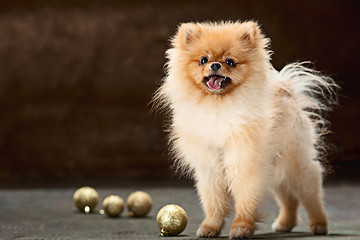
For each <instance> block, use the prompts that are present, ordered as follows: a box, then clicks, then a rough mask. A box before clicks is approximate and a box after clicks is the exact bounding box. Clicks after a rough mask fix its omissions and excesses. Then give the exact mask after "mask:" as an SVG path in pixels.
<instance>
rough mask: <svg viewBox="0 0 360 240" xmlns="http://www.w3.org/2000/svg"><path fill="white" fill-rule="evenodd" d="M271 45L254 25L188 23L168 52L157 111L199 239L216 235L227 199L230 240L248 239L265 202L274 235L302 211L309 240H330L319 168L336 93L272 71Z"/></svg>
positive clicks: (311, 76)
mask: <svg viewBox="0 0 360 240" xmlns="http://www.w3.org/2000/svg"><path fill="white" fill-rule="evenodd" d="M268 45H269V40H268V39H267V38H266V37H265V36H264V35H263V34H262V33H261V30H260V29H259V26H258V25H257V24H256V23H254V22H244V23H240V22H220V23H185V24H182V25H181V26H180V27H179V29H178V31H177V33H176V35H175V36H174V37H173V38H172V47H171V48H170V49H169V50H168V51H167V58H168V62H167V76H166V78H164V80H163V83H162V85H161V86H160V88H159V89H158V91H157V92H156V94H155V97H154V101H155V104H156V105H157V106H160V107H163V108H165V109H169V110H170V111H169V114H170V118H171V124H170V126H169V130H170V143H171V149H172V152H173V153H174V154H175V157H176V159H177V160H178V161H176V162H177V163H178V166H180V167H181V169H183V170H184V171H188V172H190V173H191V174H192V175H193V177H194V179H195V182H196V187H197V190H198V193H199V195H200V198H201V203H202V205H203V210H204V212H205V215H206V218H205V220H204V221H203V222H202V224H201V226H200V227H199V229H198V231H197V235H198V236H200V237H216V236H219V235H220V232H221V229H222V227H223V226H224V222H225V220H224V219H225V217H226V216H227V215H228V214H229V213H230V211H231V210H232V204H231V203H232V201H231V199H232V198H233V199H234V202H235V219H234V221H233V223H232V226H231V230H230V233H229V237H230V238H246V237H250V236H252V235H253V234H254V231H255V229H256V222H257V221H259V215H258V212H257V209H258V207H259V204H260V201H261V199H262V198H263V197H264V196H265V195H266V194H267V193H273V194H274V196H275V197H276V200H277V202H278V204H279V206H280V213H279V216H278V218H277V219H276V220H275V222H274V223H273V229H274V230H275V231H281V232H287V231H291V230H292V228H293V227H294V226H296V224H297V218H298V216H297V215H298V208H299V204H300V203H301V204H303V205H304V206H305V208H306V210H307V212H308V215H309V222H310V229H311V232H312V233H313V234H327V233H328V220H327V214H326V211H325V207H324V203H323V200H322V195H323V191H322V174H323V171H324V170H323V167H322V166H321V164H320V162H319V161H318V160H317V159H318V157H319V155H320V152H319V149H320V148H322V146H323V145H322V142H321V135H322V133H324V131H326V129H325V127H324V126H325V124H324V123H325V120H324V119H323V118H322V117H321V113H322V112H323V111H328V110H330V107H331V105H332V104H333V103H335V101H336V94H335V93H334V89H336V88H337V85H336V84H335V83H334V82H333V81H332V80H331V79H330V78H327V77H324V76H321V75H319V73H318V72H316V71H314V70H311V69H309V68H306V67H305V66H304V64H300V63H294V64H290V65H287V66H285V67H284V68H283V69H282V70H281V71H280V72H278V71H276V70H274V68H273V67H272V65H271V64H270V62H269V60H270V52H269V50H268Z"/></svg>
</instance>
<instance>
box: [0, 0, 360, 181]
mask: <svg viewBox="0 0 360 240" xmlns="http://www.w3.org/2000/svg"><path fill="white" fill-rule="evenodd" d="M359 11H360V8H359V4H358V3H357V1H335V0H332V1H331V0H321V1H235V0H233V1H212V0H208V1H178V0H177V1H136V0H133V1H128V2H127V1H81V0H75V1H45V0H44V1H11V2H10V1H2V2H1V3H0V163H1V167H0V181H1V182H2V185H6V184H10V183H11V182H14V181H15V182H16V181H17V182H28V181H30V180H31V181H34V180H40V181H44V180H46V181H47V182H48V181H55V180H57V181H67V180H81V179H93V180H94V179H116V178H122V179H128V178H129V179H149V178H160V179H162V178H167V177H168V176H169V175H171V173H170V171H169V165H170V162H169V161H168V156H167V155H166V151H165V149H166V139H165V135H164V133H163V132H162V129H163V128H162V126H161V122H162V117H161V116H156V115H150V114H149V106H148V105H147V104H148V102H149V100H150V98H151V96H152V93H153V92H154V90H155V89H156V87H157V86H158V83H159V81H160V79H161V78H162V77H163V76H164V73H163V65H164V63H165V58H164V52H165V50H166V49H167V48H168V38H169V36H171V35H173V34H174V32H175V29H176V26H177V25H178V24H179V23H180V22H185V21H202V20H238V19H242V20H244V19H255V20H258V21H259V22H260V23H261V24H262V28H263V29H264V31H265V33H266V34H267V36H269V37H270V38H271V40H272V50H273V51H274V52H275V54H274V55H273V64H274V66H275V67H276V68H277V69H279V68H281V67H283V66H284V65H285V64H286V63H289V62H292V61H295V60H310V61H313V62H315V65H316V67H317V68H318V69H319V70H321V71H323V72H325V73H327V74H330V75H331V76H332V77H333V78H334V79H335V80H336V81H337V82H339V83H340V84H341V85H342V88H343V90H342V92H341V94H342V96H341V102H340V107H338V108H337V109H336V110H335V111H334V112H333V113H332V114H331V115H330V118H331V121H332V123H333V126H332V128H331V130H332V131H333V133H334V134H332V135H331V136H330V140H331V141H332V142H333V143H334V144H335V145H336V147H337V153H336V154H333V155H332V158H333V160H332V165H333V166H334V169H335V171H336V175H333V176H356V173H357V172H358V171H359V169H360V168H359V167H360V164H359V160H360V142H359V132H360V131H359V129H360V127H359V121H360V116H359V106H360V85H359V79H360V78H359V67H360V66H359V45H360V34H359V17H358V16H359Z"/></svg>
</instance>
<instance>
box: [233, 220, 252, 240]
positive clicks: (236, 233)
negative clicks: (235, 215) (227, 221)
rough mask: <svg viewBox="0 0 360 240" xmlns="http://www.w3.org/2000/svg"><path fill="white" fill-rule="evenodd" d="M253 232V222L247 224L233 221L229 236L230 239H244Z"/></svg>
mask: <svg viewBox="0 0 360 240" xmlns="http://www.w3.org/2000/svg"><path fill="white" fill-rule="evenodd" d="M254 232H255V224H249V223H247V222H233V224H232V226H231V229H230V233H229V238H231V239H244V238H251V237H252V235H254Z"/></svg>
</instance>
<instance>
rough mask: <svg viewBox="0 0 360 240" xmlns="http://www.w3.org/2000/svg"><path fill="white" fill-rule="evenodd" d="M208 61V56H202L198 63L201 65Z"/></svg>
mask: <svg viewBox="0 0 360 240" xmlns="http://www.w3.org/2000/svg"><path fill="white" fill-rule="evenodd" d="M208 61H209V58H208V57H202V58H201V60H200V65H201V66H203V65H205V64H206V63H207V62H208Z"/></svg>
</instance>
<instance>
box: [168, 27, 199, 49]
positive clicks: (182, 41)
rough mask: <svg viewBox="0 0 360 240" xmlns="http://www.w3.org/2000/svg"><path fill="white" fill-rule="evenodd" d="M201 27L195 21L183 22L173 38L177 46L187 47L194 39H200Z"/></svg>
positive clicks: (173, 42)
mask: <svg viewBox="0 0 360 240" xmlns="http://www.w3.org/2000/svg"><path fill="white" fill-rule="evenodd" d="M200 35H201V27H200V26H199V25H198V24H195V23H183V24H181V25H180V26H179V27H178V31H177V33H176V34H175V36H174V38H173V39H172V44H173V46H174V47H175V48H182V49H186V48H188V47H189V45H191V44H192V43H193V42H194V41H196V40H197V39H199V37H200Z"/></svg>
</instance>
